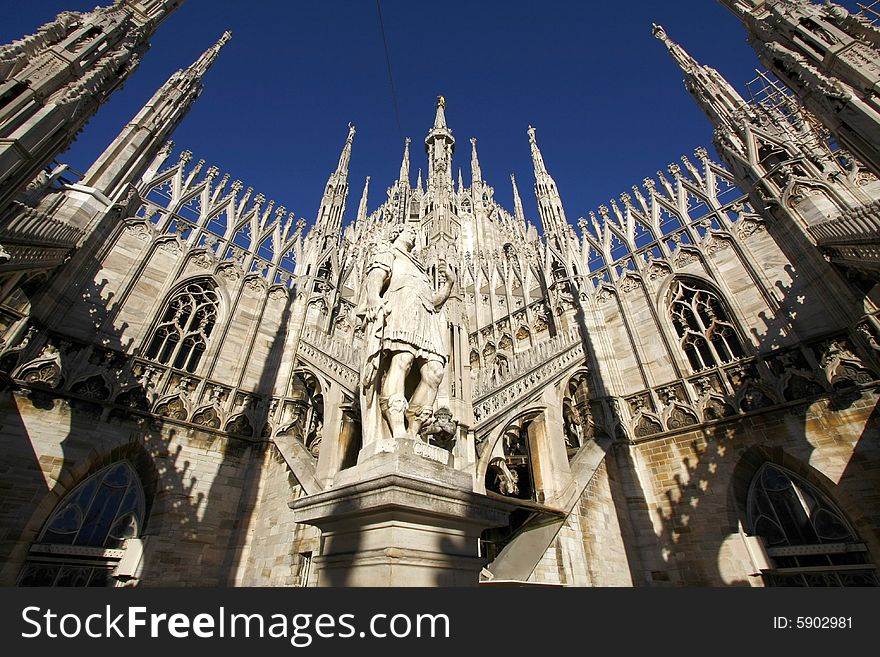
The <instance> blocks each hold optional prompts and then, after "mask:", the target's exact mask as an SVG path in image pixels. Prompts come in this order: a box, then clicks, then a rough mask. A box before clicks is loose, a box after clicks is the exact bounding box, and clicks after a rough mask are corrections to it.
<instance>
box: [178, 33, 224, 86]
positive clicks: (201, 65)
mask: <svg viewBox="0 0 880 657" xmlns="http://www.w3.org/2000/svg"><path fill="white" fill-rule="evenodd" d="M230 39H232V32H230V31H229V30H226V31H225V32H224V33H223V35H222V36H221V37H220V38H219V39H217V43H215V44H214V45H213V46H211V47H210V48H208V49H207V50H206V51H205V52H203V53H202V56H201V57H199V58H198V59H197V60H196V61H194V62H193V63H192V64H191V65H190V67H189V68H188V69H187V70H186V72H187V74H188V75H191V76H194V77H197V78H203V77H205V74H206V73H207V72H208V70H209V69H210V68H211V67H212V66H213V65H214V62H215V61H217V57H218V56H219V55H220V51H221V50H222V49H223V46H225V45H226V44H227V43H229V41H230Z"/></svg>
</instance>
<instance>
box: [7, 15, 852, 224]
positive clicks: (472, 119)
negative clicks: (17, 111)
mask: <svg viewBox="0 0 880 657" xmlns="http://www.w3.org/2000/svg"><path fill="white" fill-rule="evenodd" d="M2 1H3V2H5V3H6V4H7V5H9V7H8V8H7V9H6V11H4V12H3V15H4V17H5V20H4V22H3V23H2V24H0V42H3V43H6V42H8V41H11V40H13V39H15V38H17V37H19V36H21V35H23V34H26V33H31V32H33V31H34V30H35V29H36V28H37V27H38V26H39V25H41V24H42V23H44V22H47V21H49V20H51V19H52V18H53V17H54V15H55V14H56V13H57V12H58V11H61V10H65V9H67V10H79V11H84V10H89V9H91V8H93V7H94V6H95V4H96V1H97V0H57V1H56V0H35V1H32V2H27V3H22V2H20V0H16V1H15V2H11V1H10V0H2ZM108 3H109V0H103V2H102V4H108ZM844 4H845V5H846V6H849V7H853V6H854V3H849V2H846V3H844ZM382 13H383V17H384V22H385V28H386V34H387V37H388V47H389V50H390V55H391V64H392V69H393V72H394V79H395V85H396V90H397V99H398V106H399V110H400V123H401V127H402V131H403V135H406V136H410V137H411V138H412V140H413V144H412V176H413V181H415V175H416V172H417V170H418V168H419V167H420V166H422V167H423V166H424V162H425V159H424V149H423V146H422V144H423V140H424V136H425V134H426V133H427V131H428V129H429V128H430V126H431V124H432V121H433V116H434V101H435V98H436V96H437V95H438V94H443V95H444V96H445V97H446V100H447V111H446V115H447V120H448V123H449V126H450V128H452V130H453V133H454V135H455V137H456V140H457V147H456V156H455V165H456V170H457V168H458V167H461V168H462V170H463V173H464V179H465V183H466V184H469V180H470V144H469V142H468V140H469V138H470V137H476V138H477V141H478V143H477V148H478V151H479V155H480V163H481V166H482V171H483V178H484V179H485V180H487V181H488V182H489V183H490V184H491V185H492V186H493V187H494V188H495V197H496V199H497V200H499V201H500V202H501V203H502V204H503V205H505V206H506V207H508V208H509V209H512V205H513V204H512V200H511V199H512V192H511V189H510V180H509V178H510V174H511V173H514V174H515V175H516V178H517V182H518V184H519V188H520V192H521V194H522V196H523V201H524V204H525V208H526V214H527V216H529V218H530V219H532V220H533V221H537V212H536V210H535V202H534V194H533V191H532V190H533V184H534V177H533V173H532V167H531V159H530V156H529V146H528V138H527V135H526V129H527V127H528V125H529V124H531V125H534V126H535V127H536V128H537V130H538V133H537V136H538V143H539V145H540V146H541V150H542V152H543V154H544V159H545V161H546V163H547V167H548V168H549V170H550V172H551V174H552V175H553V176H554V178H555V179H556V182H557V184H558V186H559V189H560V193H561V195H562V199H563V202H564V204H565V207H566V212H567V214H568V217H569V220H571V221H574V220H576V219H577V218H578V217H579V216H581V215H586V214H587V212H588V211H590V210H595V209H596V208H597V207H598V206H599V205H600V204H602V203H606V202H607V201H608V199H609V198H617V196H618V195H619V194H620V193H621V192H624V191H628V190H629V189H630V187H631V186H632V185H634V184H638V183H640V182H641V180H642V179H643V178H644V177H645V176H648V175H652V174H653V173H654V172H655V171H656V170H657V169H659V168H663V169H665V167H666V165H667V164H668V163H670V162H672V161H678V159H679V158H680V157H681V155H684V154H688V155H691V154H692V152H693V149H694V147H696V146H699V145H705V146H709V145H710V144H711V138H712V128H711V125H710V124H709V122H708V120H706V119H705V117H704V116H703V115H702V113H701V112H700V111H699V110H698V109H697V107H696V105H695V103H694V102H693V101H692V100H691V98H690V96H689V95H688V94H687V92H686V91H685V89H684V86H683V84H682V76H681V73H680V71H679V70H678V68H677V67H676V66H675V65H674V64H673V62H672V60H671V59H670V58H669V57H668V55H667V53H666V50H665V48H664V47H663V45H662V44H661V43H660V42H659V41H657V40H655V39H654V38H653V37H652V36H651V23H652V22H657V23H660V24H662V25H663V26H664V27H665V28H666V30H667V32H668V33H669V35H670V36H671V37H672V38H673V39H675V40H676V41H678V42H679V43H681V44H682V45H683V46H684V47H685V48H686V49H687V50H689V51H690V52H691V54H693V55H694V56H695V57H697V59H699V60H700V61H701V62H702V63H704V64H709V65H711V66H714V67H715V68H717V69H718V70H719V71H720V72H721V73H722V75H724V76H726V77H727V78H728V80H730V81H731V82H732V83H733V84H734V85H735V86H736V87H737V88H738V89H740V91H741V92H743V93H744V87H745V83H746V82H748V81H749V80H751V79H752V78H754V77H755V68H756V67H759V62H758V61H757V58H756V56H755V55H754V52H753V51H752V49H751V48H750V47H749V46H748V45H747V44H746V40H745V39H746V33H745V30H744V29H743V28H742V26H741V25H740V23H739V21H738V20H737V19H736V18H735V17H734V16H733V15H732V14H731V13H730V12H729V11H728V10H727V9H725V8H724V7H723V6H722V5H721V4H720V3H718V2H716V1H715V0H675V1H674V2H656V1H651V0H630V1H629V2H626V3H623V2H586V1H577V2H575V1H568V2H557V1H553V0H544V1H543V2H526V1H507V2H502V1H495V0H487V1H480V2H476V1H473V0H472V1H470V2H466V1H459V0H447V1H446V2H443V3H436V2H421V1H414V0H382ZM225 29H230V30H232V32H233V38H232V41H231V42H230V43H229V44H228V45H227V46H226V47H225V48H224V50H223V53H222V54H221V56H220V58H219V60H218V61H217V63H216V64H215V66H214V68H213V69H212V71H211V72H210V73H209V75H208V76H207V78H206V80H205V91H204V93H203V94H202V96H201V98H200V99H199V100H198V101H197V102H196V105H195V107H194V108H193V110H192V112H190V114H189V116H188V117H187V118H186V119H185V121H184V122H183V124H182V125H181V126H180V127H179V128H178V130H177V131H176V133H175V135H174V141H175V143H176V145H177V149H176V150H180V149H181V148H188V149H190V150H191V151H193V153H194V155H195V158H196V159H199V158H204V159H205V160H206V162H207V165H216V166H218V167H219V168H220V170H221V171H222V172H228V173H230V175H231V176H232V177H233V179H234V178H239V179H241V180H242V181H243V182H244V183H245V185H246V186H253V187H254V189H255V192H262V193H263V194H265V195H266V197H267V198H270V199H275V200H276V201H277V202H278V203H280V204H283V205H285V206H286V207H287V208H288V210H295V211H296V213H297V215H298V216H303V217H305V218H306V219H307V220H308V221H311V220H312V219H313V218H314V215H315V213H316V210H317V207H318V203H319V201H320V197H321V193H322V190H323V186H324V184H325V182H326V179H327V176H328V174H329V173H330V172H331V171H332V170H333V168H334V167H335V165H336V161H337V159H338V155H339V150H340V149H341V147H342V144H343V142H344V140H345V136H346V134H347V124H348V122H349V121H351V122H352V123H354V124H355V125H356V126H357V135H356V137H355V142H354V150H353V156H352V162H351V177H350V182H351V192H350V195H349V201H348V206H347V211H346V222H347V221H348V220H349V219H351V217H352V216H353V215H354V213H355V211H356V210H357V203H358V199H359V197H360V193H361V189H362V187H363V181H364V177H365V176H367V175H369V176H371V201H370V204H369V206H370V209H371V210H372V209H374V208H375V207H377V205H378V204H379V202H380V200H381V198H383V197H384V190H385V189H386V188H387V187H388V186H389V185H390V184H391V183H392V182H393V181H394V179H395V178H396V175H397V171H398V169H399V166H400V157H401V153H402V137H403V136H402V135H401V133H400V131H399V130H398V127H397V121H396V119H395V113H394V109H393V105H392V100H391V93H390V88H389V82H388V74H387V69H386V63H385V58H384V52H383V45H382V39H381V33H380V30H379V20H378V15H377V11H376V3H375V1H374V0H322V1H320V2H315V1H310V2H302V1H286V0H285V1H280V0H277V1H276V0H252V1H251V2H242V1H241V0H187V1H186V2H185V3H184V5H183V7H182V8H181V9H179V10H178V11H177V12H176V13H175V14H174V15H173V16H172V17H171V18H169V19H168V20H167V21H166V22H165V23H164V24H163V25H162V26H161V27H160V28H159V31H158V32H157V33H156V35H154V37H153V39H152V44H153V47H152V48H151V50H150V51H149V52H147V54H146V55H145V56H144V60H143V62H142V64H141V66H140V68H139V69H138V71H137V72H136V73H135V74H134V76H133V77H132V78H130V80H129V81H128V82H127V83H126V85H125V87H124V88H123V89H122V90H120V91H118V92H117V93H116V94H115V95H114V96H113V98H112V99H111V100H110V102H108V103H107V104H106V105H105V107H104V108H103V109H102V110H101V111H100V112H99V113H98V114H97V115H96V116H95V117H94V118H93V119H92V121H91V122H90V124H89V125H88V126H87V127H86V129H85V131H84V132H83V134H82V135H81V136H80V138H79V140H78V141H77V142H76V144H75V145H74V146H73V147H72V148H71V149H70V151H68V153H66V154H65V155H63V156H61V158H60V159H61V160H62V161H65V162H69V163H70V164H71V165H72V166H73V167H74V168H77V169H80V170H84V169H85V168H87V166H88V164H89V163H90V162H91V161H92V160H94V159H95V158H96V157H97V155H98V154H99V153H100V152H101V151H102V150H103V148H104V147H106V145H107V144H109V143H110V141H111V140H112V139H113V137H114V135H115V134H116V133H117V132H118V130H119V129H120V128H121V127H122V126H123V125H124V123H125V122H126V121H127V120H128V119H129V118H130V117H131V116H133V115H134V114H135V113H136V112H137V110H138V109H139V108H140V106H141V105H142V104H143V103H144V102H145V101H146V100H147V99H148V98H149V97H150V95H151V94H152V93H153V92H154V91H155V89H156V88H157V87H158V86H159V85H161V84H162V82H164V80H165V79H167V77H168V76H169V75H170V74H171V73H172V72H173V71H174V70H176V69H178V68H182V67H184V66H187V65H188V64H189V63H191V62H192V61H193V60H194V59H195V58H196V57H198V55H199V54H200V53H201V52H202V51H203V50H204V49H206V48H207V47H208V46H210V45H211V44H212V43H214V41H216V39H217V38H219V36H220V35H221V34H222V32H223V31H224V30H225Z"/></svg>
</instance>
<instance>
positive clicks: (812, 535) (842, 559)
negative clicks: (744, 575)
mask: <svg viewBox="0 0 880 657" xmlns="http://www.w3.org/2000/svg"><path fill="white" fill-rule="evenodd" d="M747 512H748V523H749V528H750V530H751V533H752V534H754V535H757V536H760V537H761V538H762V539H763V541H764V544H765V545H766V546H767V554H768V556H769V557H770V558H771V560H772V566H773V569H772V570H770V571H766V572H765V578H766V580H767V583H768V584H769V585H770V586H876V585H877V584H878V580H877V577H876V575H875V574H874V566H873V565H872V564H870V563H869V560H868V558H867V548H866V547H865V545H864V543H861V542H860V541H859V539H858V536H857V535H856V533H855V531H853V529H852V527H851V526H850V524H849V523H848V522H847V521H846V519H845V518H844V516H843V513H841V511H840V510H839V509H838V508H837V507H836V506H835V505H834V503H833V502H831V500H829V499H828V498H827V497H826V496H825V495H823V494H822V493H820V492H819V491H818V490H817V489H816V488H814V487H813V486H811V485H809V484H808V483H806V482H805V481H803V480H802V479H800V478H799V477H798V476H797V475H795V474H793V473H791V472H789V471H787V470H785V469H783V468H780V467H778V466H776V465H773V464H772V463H765V464H764V465H762V466H761V467H760V469H759V470H758V472H757V474H755V476H754V478H753V479H752V483H751V485H750V487H749V495H748V503H747Z"/></svg>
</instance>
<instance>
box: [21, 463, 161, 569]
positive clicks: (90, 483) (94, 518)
mask: <svg viewBox="0 0 880 657" xmlns="http://www.w3.org/2000/svg"><path fill="white" fill-rule="evenodd" d="M144 517H145V502H144V489H143V486H142V485H141V481H140V478H139V477H138V475H137V473H136V472H135V471H134V468H133V467H132V466H131V463H129V462H128V461H118V462H116V463H113V464H111V465H109V466H107V467H106V468H104V469H102V470H100V471H98V472H96V473H95V474H93V475H91V476H90V477H89V478H88V479H86V480H85V481H83V482H82V483H80V484H79V485H78V486H77V487H76V488H74V489H73V490H72V491H71V492H69V493H68V494H67V495H65V497H64V498H63V499H62V500H61V502H60V503H59V504H58V506H56V507H55V510H54V511H53V512H52V515H51V516H50V517H49V521H48V522H47V523H46V525H45V526H44V527H43V530H42V531H41V532H40V536H39V538H38V539H37V542H36V543H34V544H33V545H32V546H31V548H30V551H29V553H28V558H27V561H26V562H25V565H24V568H22V571H21V574H20V575H19V579H18V585H19V586H113V585H115V584H116V583H117V582H118V581H119V580H118V579H116V578H114V576H116V577H122V576H123V573H120V572H119V565H120V562H121V561H122V559H123V557H124V556H126V552H127V550H128V549H129V543H130V542H131V541H132V539H137V538H138V537H139V536H140V534H141V531H142V530H143V525H144Z"/></svg>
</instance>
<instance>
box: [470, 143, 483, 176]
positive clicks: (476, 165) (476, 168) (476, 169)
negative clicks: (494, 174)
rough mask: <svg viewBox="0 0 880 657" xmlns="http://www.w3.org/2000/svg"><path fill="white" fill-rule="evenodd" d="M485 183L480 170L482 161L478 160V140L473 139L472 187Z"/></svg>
mask: <svg viewBox="0 0 880 657" xmlns="http://www.w3.org/2000/svg"><path fill="white" fill-rule="evenodd" d="M477 182H483V172H482V171H481V170H480V160H479V158H477V140H476V138H475V137H471V185H473V184H474V183H477Z"/></svg>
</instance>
